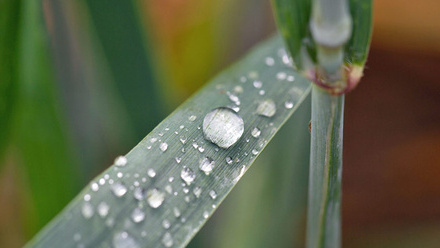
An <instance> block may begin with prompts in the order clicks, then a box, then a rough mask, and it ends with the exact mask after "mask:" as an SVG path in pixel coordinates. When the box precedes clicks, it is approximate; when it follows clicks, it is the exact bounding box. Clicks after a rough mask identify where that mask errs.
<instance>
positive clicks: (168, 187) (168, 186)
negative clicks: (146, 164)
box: [165, 184, 173, 194]
mask: <svg viewBox="0 0 440 248" xmlns="http://www.w3.org/2000/svg"><path fill="white" fill-rule="evenodd" d="M165 191H166V192H167V193H168V194H172V193H173V187H171V185H169V184H167V185H166V186H165Z"/></svg>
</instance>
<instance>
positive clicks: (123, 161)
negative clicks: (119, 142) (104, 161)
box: [115, 156, 127, 166]
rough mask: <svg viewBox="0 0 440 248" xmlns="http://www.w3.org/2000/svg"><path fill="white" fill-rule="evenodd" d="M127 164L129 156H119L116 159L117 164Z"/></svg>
mask: <svg viewBox="0 0 440 248" xmlns="http://www.w3.org/2000/svg"><path fill="white" fill-rule="evenodd" d="M126 164H127V158H126V157H125V156H118V157H117V158H116V159H115V165H116V166H125V165H126Z"/></svg>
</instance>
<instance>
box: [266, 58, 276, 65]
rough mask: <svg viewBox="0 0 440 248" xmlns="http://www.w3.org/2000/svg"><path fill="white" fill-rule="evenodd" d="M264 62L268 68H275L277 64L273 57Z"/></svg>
mask: <svg viewBox="0 0 440 248" xmlns="http://www.w3.org/2000/svg"><path fill="white" fill-rule="evenodd" d="M264 62H265V63H266V65H267V66H273V65H274V64H275V60H274V59H273V58H272V57H266V59H265V60H264Z"/></svg>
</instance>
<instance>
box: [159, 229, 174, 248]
mask: <svg viewBox="0 0 440 248" xmlns="http://www.w3.org/2000/svg"><path fill="white" fill-rule="evenodd" d="M162 244H163V245H164V246H165V247H171V246H173V244H174V241H173V237H172V236H171V234H170V233H169V232H166V233H165V234H164V235H163V237H162Z"/></svg>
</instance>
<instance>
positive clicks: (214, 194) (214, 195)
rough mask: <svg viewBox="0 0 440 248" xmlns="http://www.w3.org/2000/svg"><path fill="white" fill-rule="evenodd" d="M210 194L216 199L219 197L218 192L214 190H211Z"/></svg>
mask: <svg viewBox="0 0 440 248" xmlns="http://www.w3.org/2000/svg"><path fill="white" fill-rule="evenodd" d="M209 196H211V198H212V199H213V200H215V198H217V193H216V192H215V191H214V190H211V191H209Z"/></svg>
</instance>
